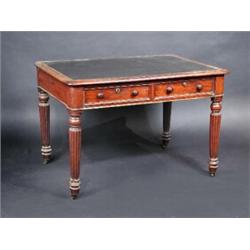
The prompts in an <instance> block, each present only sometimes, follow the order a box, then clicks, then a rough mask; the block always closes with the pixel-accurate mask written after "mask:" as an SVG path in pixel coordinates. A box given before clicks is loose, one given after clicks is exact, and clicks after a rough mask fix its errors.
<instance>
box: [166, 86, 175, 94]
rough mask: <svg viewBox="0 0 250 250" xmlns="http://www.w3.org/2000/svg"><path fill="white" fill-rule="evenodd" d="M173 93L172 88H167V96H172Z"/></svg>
mask: <svg viewBox="0 0 250 250" xmlns="http://www.w3.org/2000/svg"><path fill="white" fill-rule="evenodd" d="M173 91H174V89H173V87H170V86H168V87H167V90H166V92H167V94H170V93H172V92H173Z"/></svg>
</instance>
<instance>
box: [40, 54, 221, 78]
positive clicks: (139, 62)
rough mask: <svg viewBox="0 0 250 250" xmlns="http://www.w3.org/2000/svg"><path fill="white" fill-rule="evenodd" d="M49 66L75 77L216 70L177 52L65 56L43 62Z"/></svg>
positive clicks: (110, 76) (107, 76)
mask: <svg viewBox="0 0 250 250" xmlns="http://www.w3.org/2000/svg"><path fill="white" fill-rule="evenodd" d="M44 63H46V64H47V65H48V66H50V67H51V68H53V69H55V70H56V71H58V72H61V73H62V74H64V75H66V76H68V77H70V78H71V79H73V80H77V79H98V78H116V77H117V78H120V77H128V78H129V77H130V76H144V75H158V74H159V75H160V74H171V73H180V72H195V71H209V70H216V69H217V68H216V67H212V66H209V65H204V64H200V63H198V62H194V61H190V60H187V59H184V58H180V57H177V56H145V57H127V58H112V59H89V60H84V59H83V60H66V61H47V62H44Z"/></svg>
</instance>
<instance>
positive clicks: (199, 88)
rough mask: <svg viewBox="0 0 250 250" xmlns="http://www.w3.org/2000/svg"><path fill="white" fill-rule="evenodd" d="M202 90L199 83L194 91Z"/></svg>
mask: <svg viewBox="0 0 250 250" xmlns="http://www.w3.org/2000/svg"><path fill="white" fill-rule="evenodd" d="M202 89H203V86H202V84H200V83H199V84H197V85H196V90H197V91H201V90H202Z"/></svg>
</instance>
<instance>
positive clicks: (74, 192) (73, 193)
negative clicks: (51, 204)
mask: <svg viewBox="0 0 250 250" xmlns="http://www.w3.org/2000/svg"><path fill="white" fill-rule="evenodd" d="M79 192H80V189H78V190H70V196H71V199H72V200H76V199H77V197H78V195H79Z"/></svg>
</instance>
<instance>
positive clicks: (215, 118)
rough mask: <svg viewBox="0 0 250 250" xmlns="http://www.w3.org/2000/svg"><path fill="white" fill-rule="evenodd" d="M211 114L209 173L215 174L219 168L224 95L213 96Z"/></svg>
mask: <svg viewBox="0 0 250 250" xmlns="http://www.w3.org/2000/svg"><path fill="white" fill-rule="evenodd" d="M211 101H212V103H211V106H210V107H211V114H210V129H209V155H210V160H209V173H210V175H211V176H215V173H216V170H217V168H218V162H219V161H218V150H219V137H220V124H221V109H222V105H221V102H222V97H221V96H220V97H212V98H211Z"/></svg>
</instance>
